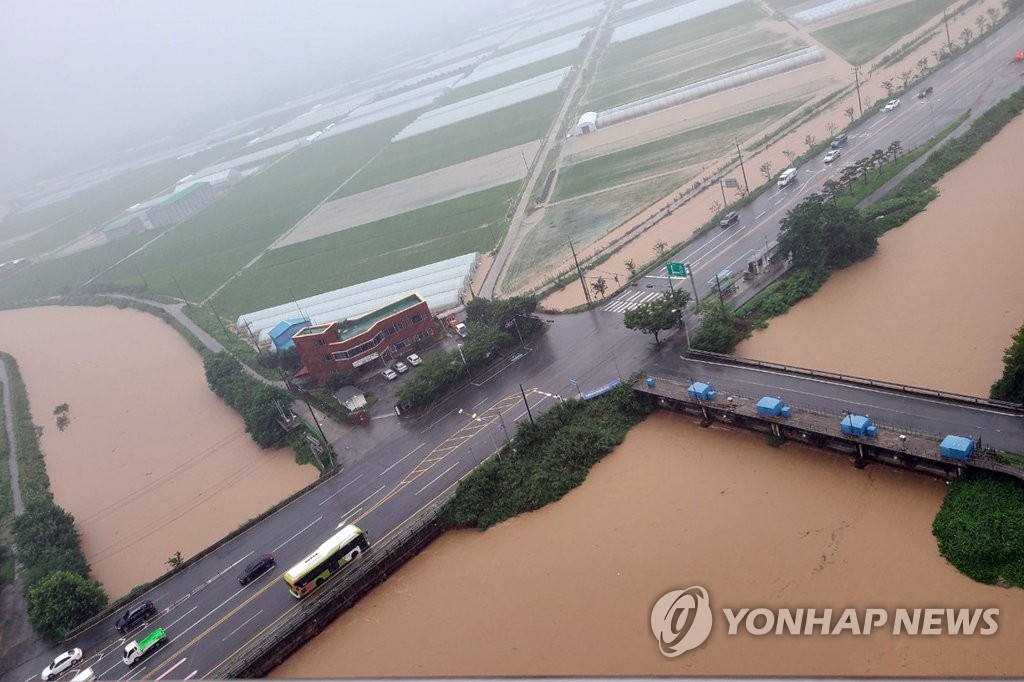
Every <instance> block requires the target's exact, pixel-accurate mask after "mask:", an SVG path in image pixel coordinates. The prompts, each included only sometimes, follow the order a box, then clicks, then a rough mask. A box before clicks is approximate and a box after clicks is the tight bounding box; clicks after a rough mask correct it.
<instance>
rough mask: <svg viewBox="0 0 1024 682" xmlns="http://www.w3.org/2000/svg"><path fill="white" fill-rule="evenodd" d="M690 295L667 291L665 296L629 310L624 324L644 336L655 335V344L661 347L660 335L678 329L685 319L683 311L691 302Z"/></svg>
mask: <svg viewBox="0 0 1024 682" xmlns="http://www.w3.org/2000/svg"><path fill="white" fill-rule="evenodd" d="M689 300H690V299H689V295H688V294H687V293H686V292H683V291H666V292H665V293H664V294H663V295H661V296H659V297H658V298H656V299H654V300H653V301H648V302H647V303H643V304H641V305H638V306H637V307H636V308H633V309H632V310H627V311H626V314H625V315H624V316H623V323H624V324H625V325H626V327H628V328H629V329H635V330H636V331H638V332H643V333H644V334H654V344H655V345H661V340H660V339H659V338H658V334H659V333H660V332H663V331H665V330H668V329H672V328H674V327H678V326H679V325H680V323H681V322H682V319H683V310H684V309H685V308H686V303H687V302H688V301H689Z"/></svg>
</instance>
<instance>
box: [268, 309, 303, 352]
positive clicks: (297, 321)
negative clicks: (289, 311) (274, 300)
mask: <svg viewBox="0 0 1024 682" xmlns="http://www.w3.org/2000/svg"><path fill="white" fill-rule="evenodd" d="M308 326H309V320H307V319H305V318H302V317H295V318H292V319H290V320H281V321H280V322H278V323H277V324H276V325H274V328H273V329H271V330H270V331H269V332H267V334H268V335H269V336H270V340H271V341H273V342H274V347H275V348H277V349H278V350H288V349H289V348H292V347H293V346H294V345H295V344H294V343H293V342H292V336H294V334H295V332H296V331H298V330H299V329H301V328H303V327H308Z"/></svg>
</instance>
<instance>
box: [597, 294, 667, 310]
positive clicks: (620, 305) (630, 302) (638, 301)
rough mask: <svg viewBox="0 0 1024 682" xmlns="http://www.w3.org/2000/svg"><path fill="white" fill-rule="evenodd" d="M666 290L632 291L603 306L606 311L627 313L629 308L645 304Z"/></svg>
mask: <svg viewBox="0 0 1024 682" xmlns="http://www.w3.org/2000/svg"><path fill="white" fill-rule="evenodd" d="M662 294H664V292H662V291H643V290H641V291H630V292H627V293H625V294H622V295H621V296H619V297H618V298H616V299H615V300H613V301H612V302H611V303H609V304H608V305H606V306H605V307H603V308H601V310H603V311H605V312H606V313H625V312H626V311H627V310H632V309H633V308H636V307H637V306H640V305H643V304H644V303H647V302H648V301H653V300H654V299H656V298H658V297H660V296H661V295H662Z"/></svg>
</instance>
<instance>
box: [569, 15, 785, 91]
mask: <svg viewBox="0 0 1024 682" xmlns="http://www.w3.org/2000/svg"><path fill="white" fill-rule="evenodd" d="M764 16H765V14H764V11H763V10H762V9H761V8H760V7H759V6H757V5H755V4H754V3H752V2H750V1H749V0H748V1H747V2H741V3H739V4H736V5H732V6H730V7H726V8H724V9H720V10H717V11H715V12H711V13H710V14H706V15H704V16H701V17H697V18H695V19H691V20H689V21H685V22H682V23H679V24H675V25H673V26H668V27H666V28H663V29H661V30H660V31H655V32H654V33H649V34H647V35H643V36H639V37H637V38H633V39H632V40H627V41H624V42H621V43H615V44H613V45H611V46H609V48H608V50H607V51H606V52H605V54H604V55H603V56H602V57H601V60H600V61H599V62H598V67H597V72H596V74H595V75H594V80H593V82H592V83H591V85H590V87H589V88H588V90H587V92H586V94H585V96H584V107H585V108H586V109H588V110H593V111H600V110H602V109H608V108H610V107H613V106H617V105H619V104H625V103H627V102H632V101H634V100H637V99H640V98H642V97H647V96H649V95H655V94H657V93H659V92H664V91H666V90H671V89H672V88H676V87H680V86H683V85H686V84H688V83H692V82H694V81H698V80H701V79H703V78H707V77H709V76H714V75H717V74H719V73H723V72H725V71H728V70H730V69H734V68H737V67H739V66H744V65H746V64H750V63H752V62H756V61H760V60H761V59H766V58H768V57H772V56H776V55H780V54H784V53H785V52H788V51H790V50H792V49H795V48H796V47H797V46H798V45H797V44H796V43H795V42H793V40H792V39H791V38H787V37H786V36H784V35H782V34H779V33H775V32H772V31H764V30H755V29H754V26H753V24H754V22H756V21H757V20H759V19H762V18H764ZM743 48H748V49H747V50H745V51H744V52H750V53H751V54H750V55H747V56H745V57H744V56H743V55H744V52H739V53H737V50H738V49H743ZM762 53H763V54H762ZM757 55H761V56H757Z"/></svg>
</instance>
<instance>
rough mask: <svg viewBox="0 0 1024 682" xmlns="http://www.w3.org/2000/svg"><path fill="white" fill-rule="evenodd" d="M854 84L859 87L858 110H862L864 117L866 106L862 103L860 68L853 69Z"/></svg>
mask: <svg viewBox="0 0 1024 682" xmlns="http://www.w3.org/2000/svg"><path fill="white" fill-rule="evenodd" d="M853 82H854V83H855V84H856V85H857V108H858V109H859V110H860V115H861V116H863V115H864V105H863V104H861V101H860V67H859V66H855V67H853Z"/></svg>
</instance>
